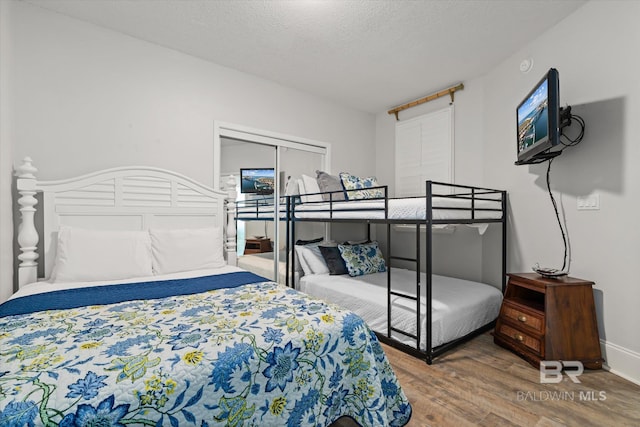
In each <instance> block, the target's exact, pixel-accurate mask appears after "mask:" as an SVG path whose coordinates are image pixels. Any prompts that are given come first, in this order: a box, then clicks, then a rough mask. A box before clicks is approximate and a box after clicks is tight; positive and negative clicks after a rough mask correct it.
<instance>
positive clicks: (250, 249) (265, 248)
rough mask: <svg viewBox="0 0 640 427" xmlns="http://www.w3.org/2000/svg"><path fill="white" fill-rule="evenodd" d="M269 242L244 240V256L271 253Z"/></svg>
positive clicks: (264, 240)
mask: <svg viewBox="0 0 640 427" xmlns="http://www.w3.org/2000/svg"><path fill="white" fill-rule="evenodd" d="M271 250H272V249H271V240H269V239H246V240H245V244H244V254H245V255H249V254H260V253H262V252H271Z"/></svg>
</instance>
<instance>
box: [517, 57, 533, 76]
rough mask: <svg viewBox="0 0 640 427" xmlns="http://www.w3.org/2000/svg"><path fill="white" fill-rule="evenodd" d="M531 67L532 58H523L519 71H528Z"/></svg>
mask: <svg viewBox="0 0 640 427" xmlns="http://www.w3.org/2000/svg"><path fill="white" fill-rule="evenodd" d="M532 68H533V58H527V59H523V60H522V62H521V63H520V71H521V72H523V73H528V72H529V71H531V69H532Z"/></svg>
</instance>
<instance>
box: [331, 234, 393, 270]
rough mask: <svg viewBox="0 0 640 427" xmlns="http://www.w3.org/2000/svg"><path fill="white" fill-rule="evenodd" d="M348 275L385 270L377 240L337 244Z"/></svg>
mask: <svg viewBox="0 0 640 427" xmlns="http://www.w3.org/2000/svg"><path fill="white" fill-rule="evenodd" d="M338 249H339V250H340V255H341V256H342V259H344V263H345V265H346V266H347V270H348V271H349V276H363V275H365V274H371V273H382V272H384V271H387V267H386V265H385V263H384V257H383V256H382V252H381V251H380V248H379V247H378V242H371V243H364V244H361V245H338Z"/></svg>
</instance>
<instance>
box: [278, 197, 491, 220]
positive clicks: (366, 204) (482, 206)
mask: <svg viewBox="0 0 640 427" xmlns="http://www.w3.org/2000/svg"><path fill="white" fill-rule="evenodd" d="M388 202H389V206H388V211H389V212H388V215H387V216H386V217H385V211H384V209H385V201H384V200H383V199H373V200H367V199H362V200H350V201H345V202H333V203H331V204H329V203H328V202H325V203H304V204H301V205H296V207H295V217H296V218H307V219H309V218H319V219H326V218H335V219H397V220H404V219H406V220H422V219H424V220H426V219H427V202H426V198H424V197H411V198H401V199H388ZM432 206H433V209H432V212H433V219H435V220H456V219H460V220H469V219H481V220H482V219H500V218H502V202H501V201H500V200H475V201H474V202H473V209H472V202H471V200H469V199H462V198H451V197H433V198H432ZM330 210H331V211H332V212H329V211H330ZM271 212H273V208H272V210H271ZM272 215H273V213H272Z"/></svg>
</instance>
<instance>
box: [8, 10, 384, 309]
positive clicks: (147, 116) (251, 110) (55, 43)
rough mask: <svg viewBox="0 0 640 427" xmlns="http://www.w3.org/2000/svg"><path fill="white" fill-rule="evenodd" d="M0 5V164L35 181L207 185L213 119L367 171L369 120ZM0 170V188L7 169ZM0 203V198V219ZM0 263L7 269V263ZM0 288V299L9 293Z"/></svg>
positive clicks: (127, 40)
mask: <svg viewBox="0 0 640 427" xmlns="http://www.w3.org/2000/svg"><path fill="white" fill-rule="evenodd" d="M1 3H3V10H2V11H3V14H2V15H3V19H8V20H9V22H10V24H11V25H9V26H5V25H4V22H3V25H2V35H3V40H4V39H5V37H8V40H9V43H10V46H9V47H8V48H7V49H5V46H4V45H3V50H2V57H3V61H2V74H3V75H4V74H5V72H6V71H8V70H11V71H12V74H11V75H10V81H8V82H7V84H8V85H10V86H11V88H12V93H11V97H10V98H9V99H8V100H7V101H6V102H7V104H8V108H9V110H10V112H11V116H9V115H8V114H6V115H5V113H3V116H2V124H3V134H2V135H3V137H2V139H1V140H0V146H1V147H2V150H3V151H2V154H3V157H2V158H3V159H5V156H4V154H5V152H7V153H9V156H11V157H12V159H13V162H14V164H17V163H19V161H20V159H22V157H24V156H25V155H30V156H31V157H33V160H34V165H35V166H36V167H37V168H38V169H39V173H38V176H39V178H41V179H61V178H67V177H71V176H75V175H77V174H82V173H87V172H90V171H94V170H97V169H101V168H107V167H114V166H121V165H126V164H142V165H149V166H157V167H163V168H168V169H172V170H175V171H177V172H180V173H183V174H186V175H189V176H191V177H193V178H195V179H197V180H199V181H201V182H203V183H205V184H209V185H211V184H213V168H212V164H213V160H212V155H213V154H212V153H213V142H212V141H213V121H214V120H220V121H223V122H227V123H236V124H240V125H245V126H248V127H252V128H256V129H264V130H268V131H273V132H279V133H283V134H288V135H296V136H299V137H304V138H309V139H313V140H318V141H325V142H329V143H331V144H332V150H333V153H334V159H333V162H332V164H333V167H334V169H335V170H341V169H347V168H348V169H349V170H352V171H353V172H354V173H362V174H366V173H373V170H374V166H373V165H374V159H375V152H374V151H373V150H371V148H370V147H371V144H372V141H373V140H374V132H375V126H374V123H375V122H374V117H373V116H372V115H370V114H367V113H362V112H358V111H355V110H351V109H348V108H344V107H341V106H338V105H335V104H333V103H330V102H327V101H325V100H323V99H320V98H317V97H313V96H310V95H308V94H305V93H302V92H299V91H296V90H292V89H288V88H285V87H283V86H280V85H277V84H275V83H272V82H269V81H266V80H263V79H259V78H256V77H254V76H251V75H247V74H244V73H240V72H237V71H234V70H231V69H228V68H224V67H221V66H218V65H215V64H212V63H209V62H206V61H203V60H200V59H197V58H194V57H191V56H188V55H185V54H182V53H179V52H176V51H173V50H169V49H166V48H162V47H159V46H157V45H154V44H151V43H147V42H144V41H141V40H137V39H134V38H131V37H128V36H125V35H122V34H119V33H115V32H112V31H109V30H105V29H102V28H100V27H97V26H94V25H92V24H87V23H84V22H81V21H78V20H75V19H72V18H68V17H65V16H62V15H59V14H55V13H52V12H49V11H46V10H43V9H40V8H38V7H35V6H32V5H29V4H25V3H23V2H5V1H2V2H1ZM4 3H10V7H6V9H8V11H9V12H10V13H9V16H8V17H4V16H5V13H4V12H5V5H4ZM3 95H4V94H3ZM3 98H4V97H3ZM3 102H5V101H4V99H3ZM5 124H7V125H10V127H11V129H12V133H11V135H10V136H8V135H5V133H4V125H5ZM11 151H12V153H11ZM3 161H5V160H3ZM1 171H2V175H1V176H0V180H1V183H2V188H5V187H6V186H7V182H8V181H9V180H10V179H11V178H10V171H8V170H5V169H2V170H1ZM7 203H8V201H7V200H6V199H5V197H4V193H3V199H2V209H3V212H4V210H6V209H7V207H6V204H7ZM2 218H3V223H4V218H5V216H4V215H3V216H2ZM9 227H10V225H9ZM6 229H7V226H6V225H4V226H3V230H6ZM6 242H7V240H6V237H3V238H2V245H3V248H4V247H5V246H6V245H7V243H6ZM0 267H1V268H0V270H2V271H3V272H4V271H7V270H9V271H10V270H11V265H10V264H9V263H7V262H6V261H4V262H3V264H2V265H1V266H0ZM0 286H1V287H0V289H2V290H1V291H0V295H2V296H4V297H2V298H0V300H2V299H4V298H5V297H6V296H7V295H8V293H10V290H7V287H9V286H10V285H9V282H7V281H4V280H3V281H2V284H1V285H0Z"/></svg>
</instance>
